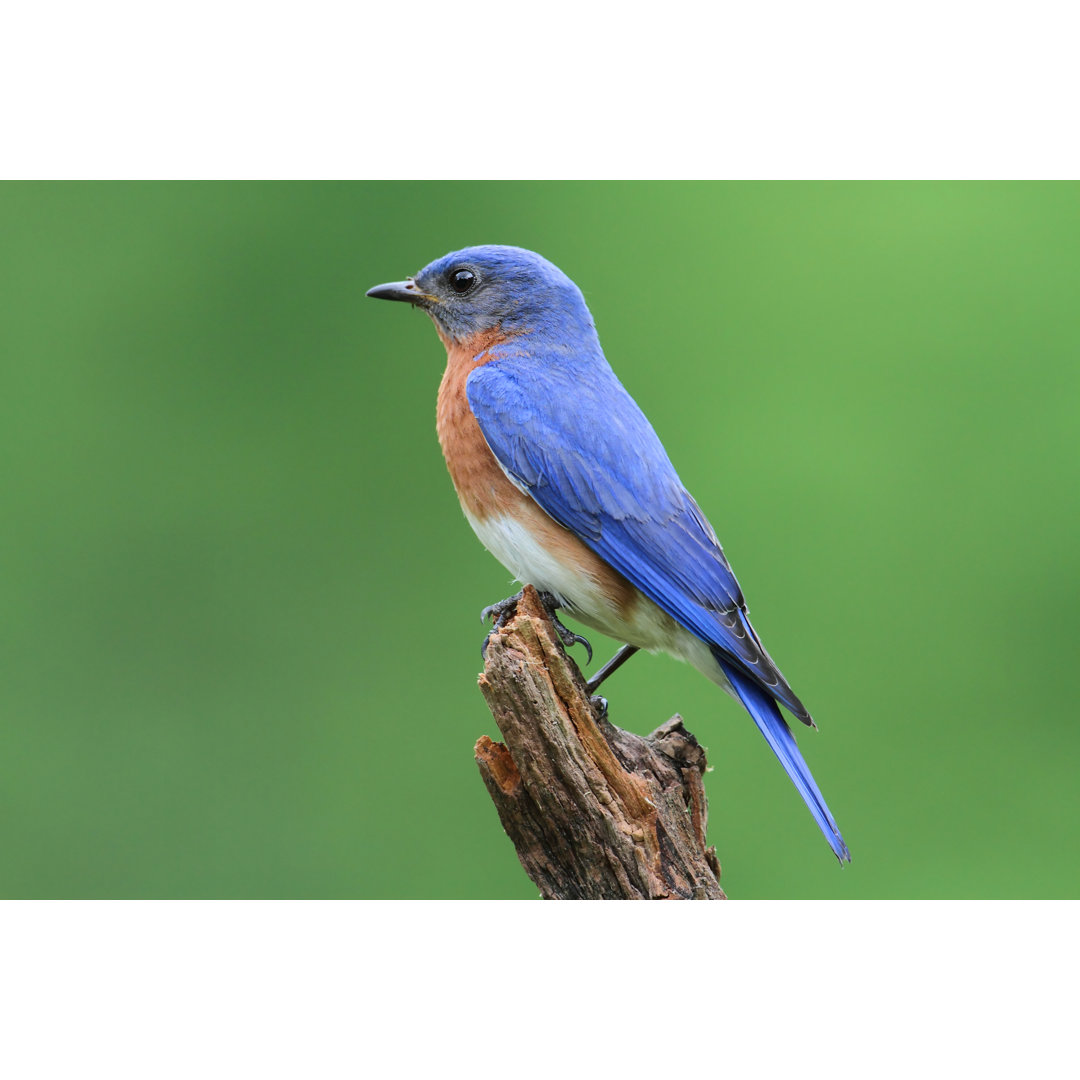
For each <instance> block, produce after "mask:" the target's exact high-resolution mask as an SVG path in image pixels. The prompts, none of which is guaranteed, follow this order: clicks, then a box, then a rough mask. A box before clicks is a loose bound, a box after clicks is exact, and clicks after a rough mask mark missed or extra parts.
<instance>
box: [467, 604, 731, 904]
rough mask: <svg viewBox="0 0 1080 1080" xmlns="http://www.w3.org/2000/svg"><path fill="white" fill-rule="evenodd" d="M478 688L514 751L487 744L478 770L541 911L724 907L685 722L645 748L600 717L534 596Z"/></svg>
mask: <svg viewBox="0 0 1080 1080" xmlns="http://www.w3.org/2000/svg"><path fill="white" fill-rule="evenodd" d="M479 682H480V689H481V691H482V692H483V695H484V698H485V699H486V701H487V703H488V707H489V708H490V709H491V713H492V716H494V718H495V723H496V724H497V725H498V728H499V731H500V732H501V733H502V736H503V738H504V739H505V740H506V741H505V744H504V743H497V742H494V741H492V740H491V739H490V738H488V737H487V736H486V735H484V736H481V738H480V739H479V740H478V742H477V743H476V748H475V754H476V762H477V765H479V767H480V775H481V776H482V777H483V780H484V783H485V784H486V785H487V789H488V792H489V793H490V795H491V798H492V800H493V801H494V803H495V807H496V809H497V810H498V812H499V819H500V820H501V822H502V825H503V828H504V829H505V830H506V833H507V835H508V836H509V837H510V839H511V840H512V841H513V844H514V847H515V848H516V849H517V853H518V858H519V859H520V860H521V865H522V866H523V867H524V868H525V872H526V873H527V874H528V875H529V877H530V878H532V880H533V881H534V882H535V883H536V885H537V886H538V887H539V889H540V893H541V895H542V896H543V897H544V898H545V899H549V900H679V899H684V900H724V899H726V897H725V895H724V891H723V890H722V889H721V888H720V865H719V863H718V862H717V859H716V852H715V849H714V848H712V847H706V845H705V826H706V819H707V802H706V799H705V786H704V783H703V776H704V773H705V751H704V750H703V749H702V747H701V746H700V745H699V744H698V742H697V740H696V739H695V738H694V736H693V735H692V734H690V732H689V731H687V730H686V728H685V727H683V722H682V718H681V717H680V716H678V715H676V716H673V717H672V718H671V719H670V720H668V721H667V723H665V724H662V725H661V726H660V727H658V728H657V729H656V730H655V731H654V732H653V733H652V734H651V735H649V736H648V737H647V738H642V737H641V736H639V735H634V734H631V733H630V732H628V731H623V730H621V729H620V728H617V727H615V726H614V725H613V724H611V723H610V722H609V721H608V720H607V718H606V717H603V716H601V715H600V709H599V708H598V707H597V706H595V705H594V704H593V702H592V700H591V699H590V696H589V692H588V690H587V689H586V686H585V680H584V679H583V677H582V675H581V672H580V671H579V670H578V668H577V666H576V665H575V664H574V663H573V661H572V660H570V658H569V657H568V656H567V654H566V651H565V649H564V648H563V646H562V643H561V642H560V641H559V639H558V636H557V635H556V633H555V630H554V628H553V627H552V625H551V622H550V620H549V618H548V616H547V614H546V612H545V611H544V608H543V605H542V604H541V603H540V598H539V596H538V595H537V592H536V590H535V589H534V588H533V587H532V586H526V587H525V589H524V591H523V593H522V598H521V600H520V601H519V603H518V606H517V612H516V614H515V615H514V616H513V617H512V618H510V619H509V620H508V621H507V622H506V624H505V625H504V626H503V627H502V628H501V629H500V630H498V631H495V632H494V633H493V634H492V635H491V638H490V640H489V641H488V646H487V656H486V660H485V664H484V672H483V674H482V675H481V676H480V679H479Z"/></svg>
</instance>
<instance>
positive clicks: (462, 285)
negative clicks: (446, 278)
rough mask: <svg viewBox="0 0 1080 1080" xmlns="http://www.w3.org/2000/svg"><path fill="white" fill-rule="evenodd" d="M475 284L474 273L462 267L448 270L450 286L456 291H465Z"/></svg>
mask: <svg viewBox="0 0 1080 1080" xmlns="http://www.w3.org/2000/svg"><path fill="white" fill-rule="evenodd" d="M475 284H476V275H475V274H474V273H473V272H472V271H471V270H466V269H465V268H464V267H462V268H461V269H460V270H451V271H450V288H451V289H453V290H454V292H456V293H467V292H468V291H469V290H470V289H471V288H472V287H473V286H474V285H475Z"/></svg>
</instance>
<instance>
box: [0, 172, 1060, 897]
mask: <svg viewBox="0 0 1080 1080" xmlns="http://www.w3.org/2000/svg"><path fill="white" fill-rule="evenodd" d="M475 243H512V244H519V245H522V246H525V247H530V248H534V249H536V250H538V251H540V252H542V253H543V254H544V255H546V256H547V257H548V258H550V259H552V260H553V261H554V262H555V263H557V264H558V265H559V266H560V267H562V268H563V269H564V270H565V271H566V272H567V273H569V274H570V276H571V277H573V278H574V279H575V280H576V281H577V282H578V283H579V284H580V286H581V287H582V289H583V290H584V292H585V295H586V298H587V299H588V301H589V304H590V306H591V307H592V311H593V314H594V316H595V318H596V321H597V325H598V327H599V331H600V337H601V340H602V342H603V344H604V347H605V350H606V352H607V355H608V358H609V360H610V361H611V362H612V364H613V366H614V367H615V369H616V371H617V372H618V373H619V375H620V376H621V378H622V380H623V382H624V383H625V384H626V386H627V387H628V389H629V390H630V392H631V393H632V394H633V395H634V396H635V397H636V398H637V400H638V401H639V403H640V404H641V405H642V407H643V408H644V409H645V411H646V413H647V414H648V415H649V417H650V419H651V420H652V422H653V424H654V426H655V427H656V429H657V430H658V432H659V433H660V436H661V438H662V439H663V440H664V442H665V443H666V445H667V448H668V451H669V453H670V454H671V456H672V459H673V460H674V462H675V464H676V467H677V468H678V469H679V471H680V473H681V475H682V478H683V480H684V481H685V483H686V484H687V486H688V487H689V489H690V490H691V491H692V492H693V493H694V495H695V497H696V498H697V500H698V502H699V503H700V504H701V506H702V507H703V508H704V510H705V512H706V513H707V514H708V515H709V517H710V518H711V520H712V522H713V524H714V525H715V527H716V529H717V532H718V533H719V535H720V537H721V540H722V541H723V543H724V545H725V549H726V551H727V553H728V555H729V557H730V559H731V561H732V564H733V566H734V567H735V570H736V572H737V573H738V575H739V577H740V580H741V582H742V585H743V588H744V590H745V591H746V593H747V596H748V598H749V602H750V607H751V611H752V613H753V616H754V621H755V623H756V625H757V627H758V629H759V631H760V632H761V634H762V636H763V638H764V640H765V642H766V644H767V645H768V647H769V649H770V651H771V652H772V654H773V656H774V657H776V659H777V660H778V662H779V664H780V666H781V667H782V669H783V670H784V672H785V674H786V675H787V676H788V678H789V679H790V681H791V682H792V683H793V685H794V686H795V687H796V690H797V691H798V692H799V694H800V695H801V696H802V697H803V699H804V700H805V701H806V702H807V703H808V705H809V706H810V708H811V710H812V711H813V713H814V715H815V717H816V718H817V720H818V723H819V725H820V728H821V731H820V733H818V734H815V733H813V732H805V733H802V734H801V735H800V739H801V744H802V746H803V748H804V753H805V754H806V756H807V758H808V760H809V762H810V764H811V767H812V768H813V770H814V773H815V775H816V777H817V779H818V782H819V783H820V785H821V787H822V788H823V790H824V791H825V793H826V796H827V798H828V800H829V802H830V804H831V806H832V809H833V811H834V812H835V814H836V816H837V818H838V819H839V821H840V824H841V826H842V828H843V831H844V834H845V837H846V839H847V840H848V843H849V844H850V846H851V849H852V853H853V856H854V863H853V865H852V866H851V867H848V868H845V869H840V868H839V867H838V866H837V864H836V861H835V859H834V858H833V856H832V855H831V854H830V852H829V849H828V847H827V846H826V844H825V841H824V840H823V839H822V838H821V836H820V835H819V833H818V831H817V829H816V827H815V825H814V824H813V822H812V820H811V818H810V815H809V814H808V813H807V811H806V810H805V808H804V807H803V805H802V803H801V801H800V799H799V797H798V795H797V794H796V792H795V790H794V788H793V787H792V786H791V784H790V783H789V782H788V780H787V779H786V777H785V776H784V774H783V771H782V770H781V769H780V767H779V765H778V764H777V762H776V761H775V759H774V758H773V756H772V754H771V753H770V752H769V750H768V748H767V747H766V745H765V743H764V741H763V740H762V739H761V737H760V736H759V735H758V733H757V732H756V730H755V729H754V727H753V724H752V723H751V722H750V721H749V719H748V718H747V717H746V716H745V715H744V714H743V713H742V711H741V710H740V709H739V707H738V706H737V705H736V704H735V703H734V702H732V701H731V700H730V699H728V698H727V697H725V696H724V695H723V694H721V693H720V692H719V691H718V690H717V689H716V688H715V687H714V686H712V685H711V684H709V683H707V682H706V681H705V680H704V679H703V678H701V676H699V675H697V674H696V673H695V672H694V671H692V670H691V669H689V668H687V667H685V666H683V665H680V664H678V663H676V662H675V661H673V660H671V659H669V658H666V657H653V656H646V657H640V658H636V659H635V660H634V661H633V662H632V663H631V664H629V665H628V666H627V667H626V668H625V669H624V670H623V671H621V672H620V673H619V674H618V676H617V677H616V678H615V679H613V681H612V682H611V683H610V684H609V688H608V690H607V691H606V693H607V696H608V697H609V699H610V701H611V715H612V719H613V720H614V721H615V722H616V723H618V724H620V725H622V726H624V727H627V728H630V729H631V730H634V731H638V732H642V733H644V732H647V731H649V730H651V729H652V728H653V727H654V726H656V725H657V724H659V723H660V722H661V721H663V720H664V719H666V718H667V717H668V716H669V715H671V713H673V712H675V711H679V712H681V713H682V714H683V715H684V717H685V718H686V721H687V724H688V726H689V727H690V728H691V729H692V730H693V731H694V732H696V733H697V734H698V735H699V737H700V738H701V740H702V741H703V742H704V743H705V744H706V745H707V746H708V748H709V751H710V761H711V763H712V765H713V767H714V771H713V773H712V774H711V776H710V778H709V781H708V787H709V793H710V801H711V802H710V810H711V818H710V838H711V840H712V841H713V842H714V843H715V844H716V845H717V848H718V851H719V855H720V859H721V862H722V864H723V867H724V876H723V883H724V886H725V888H726V889H727V891H728V892H729V894H730V895H731V896H733V897H738V898H746V897H1051V896H1052V897H1069V896H1076V895H1077V892H1078V888H1077V886H1078V884H1080V869H1078V866H1077V859H1076V854H1077V849H1078V841H1080V828H1078V811H1080V783H1078V779H1080V776H1078V767H1077V766H1078V761H1080V724H1078V723H1077V720H1076V716H1075V707H1074V704H1073V702H1074V697H1075V690H1074V681H1075V673H1076V662H1077V657H1078V654H1077V644H1078V640H1077V639H1078V634H1077V618H1076V611H1077V607H1078V599H1080V598H1078V596H1077V591H1078V590H1077V572H1076V558H1077V554H1076V553H1077V548H1078V538H1077V517H1078V499H1077V496H1078V490H1080V488H1078V480H1080V477H1078V476H1077V471H1078V469H1077V463H1078V454H1077V449H1078V422H1080V415H1078V400H1080V398H1078V390H1080V387H1078V381H1080V379H1078V357H1080V185H1076V184H1060V183H1059V184H1009V183H978V184H970V183H943V184H910V183H896V184H893V183H869V184H866V183H861V184H852V183H752V184H748V183H687V184H670V183H565V184H563V183H558V184H556V183H545V184H538V183H498V184H495V183H431V184H429V183H377V184H371V183H322V184H320V183H205V184H189V183H178V184H166V183H151V184H141V183H140V184H124V183H110V184H6V185H3V186H2V187H0V281H2V294H3V308H4V313H3V316H2V318H0V355H2V357H3V362H2V365H0V371H2V378H3V389H2V395H0V410H2V416H0V438H2V445H3V454H4V462H5V468H4V469H3V477H4V486H5V489H6V491H5V498H4V504H5V514H4V534H5V542H4V545H3V559H2V568H3V586H2V593H3V609H4V617H3V622H2V634H3V642H2V646H0V654H2V657H3V668H4V680H3V682H4V694H3V697H4V709H3V713H4V716H3V722H2V724H0V850H2V852H3V854H2V856H0V895H3V896H5V897H432V898H440V897H477V898H512V897H520V898H529V897H534V896H535V895H536V890H535V889H534V887H533V886H532V885H531V883H530V882H529V881H528V879H527V878H526V876H525V874H524V873H523V871H522V870H521V868H520V866H519V864H518V862H517V859H516V857H515V855H514V852H513V849H512V847H511V845H510V843H509V841H508V840H507V839H506V837H505V836H504V835H503V833H502V831H501V829H500V827H499V823H498V819H497V817H496V815H495V811H494V809H493V807H492V805H491V804H490V802H489V800H488V797H487V794H486V792H485V790H484V787H483V785H482V783H481V781H480V779H479V776H478V773H477V769H476V766H475V764H474V763H473V760H472V746H473V742H474V741H475V739H476V738H477V737H478V736H479V735H481V734H484V733H488V734H492V735H495V734H497V733H496V731H495V728H494V725H493V723H492V721H491V719H490V717H489V715H488V713H487V711H486V709H485V706H484V703H483V701H482V699H481V697H480V694H479V692H478V690H477V689H476V685H475V678H476V674H477V672H478V670H479V646H480V641H481V638H482V634H483V629H482V627H481V625H480V622H479V619H478V613H479V611H480V608H481V607H482V606H484V605H485V604H487V603H490V602H491V601H493V600H496V599H500V598H501V597H503V596H504V595H506V594H507V593H508V592H510V591H512V590H511V587H510V582H509V580H508V575H507V573H506V572H505V571H504V570H503V569H502V568H501V567H500V566H499V565H498V564H497V563H496V562H495V561H494V560H493V559H492V558H491V557H490V556H489V555H487V554H486V553H485V552H484V551H483V549H482V548H481V547H480V545H479V543H478V542H477V541H476V540H475V538H474V537H473V535H472V533H471V532H470V530H469V528H468V526H467V524H466V523H465V521H464V519H463V517H462V516H461V512H460V510H459V508H458V505H457V500H456V498H455V496H454V493H453V490H452V488H451V485H450V481H449V478H448V476H447V475H446V470H445V467H444V465H443V462H442V458H441V455H440V453H439V448H438V444H437V441H436V438H435V432H434V403H435V394H436V390H437V387H438V383H439V378H440V375H441V372H442V367H443V350H442V346H441V345H440V344H439V342H438V340H437V338H436V337H435V334H434V332H433V329H432V327H431V325H430V323H429V322H428V320H427V319H426V318H425V317H424V316H423V315H421V314H419V313H417V312H413V311H411V310H410V309H408V308H406V307H404V306H402V305H391V304H377V303H373V302H371V301H368V300H365V299H364V296H363V293H364V290H365V289H366V288H368V287H369V286H371V285H373V284H376V283H378V282H382V281H386V280H392V279H398V278H401V277H404V276H405V275H407V274H410V273H414V272H415V271H417V270H418V269H419V268H420V267H421V266H423V265H424V264H425V263H426V262H428V261H429V260H430V259H432V258H435V257H436V256H439V255H441V254H443V253H444V252H446V251H448V250H451V249H453V248H457V247H462V246H465V245H468V244H475ZM590 636H592V638H593V644H594V645H595V646H596V649H597V654H598V655H597V659H598V660H603V659H604V658H605V656H604V654H606V653H607V651H608V649H609V648H613V647H614V646H613V644H612V643H609V642H606V641H603V640H601V639H599V637H598V636H596V635H590ZM577 652H580V650H577Z"/></svg>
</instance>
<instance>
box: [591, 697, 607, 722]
mask: <svg viewBox="0 0 1080 1080" xmlns="http://www.w3.org/2000/svg"><path fill="white" fill-rule="evenodd" d="M589 704H590V705H592V707H593V711H594V712H595V713H596V718H597V720H604V719H606V718H607V698H606V697H600V695H599V694H597V695H596V697H591V698H589Z"/></svg>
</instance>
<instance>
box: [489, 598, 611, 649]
mask: <svg viewBox="0 0 1080 1080" xmlns="http://www.w3.org/2000/svg"><path fill="white" fill-rule="evenodd" d="M539 596H540V603H541V604H543V605H544V610H545V611H546V612H547V614H548V618H549V619H551V623H552V625H553V626H554V627H555V631H556V633H557V634H558V635H559V639H560V640H561V641H562V643H563V646H564V648H567V649H569V648H570V646H571V645H584V646H585V651H586V653H588V657H589V659H588V662H589V663H590V664H591V663H592V645H590V644H589V642H588V641H587V640H586V639H585V638H583V637H582V636H581V635H580V634H575V633H574V631H573V630H570V629H568V628H567V627H565V626H563V624H562V623H561V622H560V621H559V616H558V615H557V614H556V612H557V611H558V610H559V601H558V599H557V598H556V597H555V596H554V595H553V594H552V593H549V592H542V593H539ZM520 599H521V593H518V594H517V595H516V596H508V597H507V598H506V599H505V600H500V601H499V602H498V603H497V604H491V605H490V606H488V607H486V608H484V610H483V611H481V612H480V621H481V622H487V621H488V619H493V620H494V622H493V624H492V627H491V633H490V634H488V636H487V637H486V638H484V644H483V645H481V646H480V655H481V656H482V657H483V656H485V655H487V644H488V642H489V641H490V640H491V634H494V633H495V631H496V630H500V629H502V627H503V626H504V625H505V624H506V620H507V619H509V618H510V614H511V612H513V611H514V610H515V608H516V607H517V604H518V601H519V600H520Z"/></svg>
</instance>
